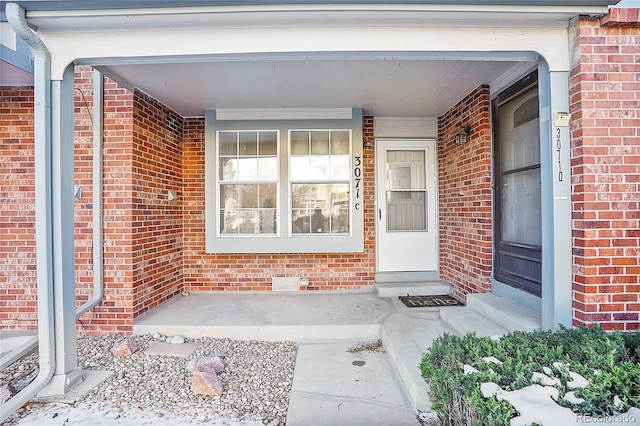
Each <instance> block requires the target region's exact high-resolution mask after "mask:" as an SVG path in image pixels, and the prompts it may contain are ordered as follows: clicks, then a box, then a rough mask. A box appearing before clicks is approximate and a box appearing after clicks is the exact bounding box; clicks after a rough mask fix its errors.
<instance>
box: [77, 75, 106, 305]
mask: <svg viewBox="0 0 640 426" xmlns="http://www.w3.org/2000/svg"><path fill="white" fill-rule="evenodd" d="M103 98H104V79H103V77H102V73H101V72H100V71H98V70H93V298H91V300H87V301H86V302H85V303H84V304H83V305H82V306H80V307H79V308H78V309H77V310H76V318H79V317H80V316H81V315H82V314H84V313H85V312H87V311H88V310H89V309H91V308H93V307H94V306H96V305H97V304H98V303H100V302H101V301H102V298H103V296H104V269H103V244H104V243H103V229H102V227H103V223H102V152H103V139H104V138H103V135H104V104H103Z"/></svg>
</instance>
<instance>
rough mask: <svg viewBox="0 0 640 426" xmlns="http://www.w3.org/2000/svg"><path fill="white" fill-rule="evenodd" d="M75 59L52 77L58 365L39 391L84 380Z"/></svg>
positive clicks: (54, 391)
mask: <svg viewBox="0 0 640 426" xmlns="http://www.w3.org/2000/svg"><path fill="white" fill-rule="evenodd" d="M73 72H74V70H73V65H70V66H68V67H67V69H66V70H65V72H64V75H63V79H62V80H52V81H51V123H52V125H51V145H52V146H51V172H52V173H51V174H52V180H51V181H52V182H51V183H52V185H51V200H52V229H53V250H52V253H53V256H52V257H53V298H54V314H53V321H54V333H55V351H56V368H55V373H54V376H53V379H52V380H51V382H49V384H48V385H47V386H46V387H45V388H44V389H43V390H42V391H40V393H39V394H38V395H39V396H49V395H61V394H64V393H65V392H66V391H67V390H68V389H70V388H71V387H73V386H74V385H76V384H77V383H79V382H81V381H82V379H83V376H82V371H81V370H79V369H78V359H77V358H78V354H77V343H76V306H75V299H76V298H75V266H74V237H73V228H74V212H73V145H74V141H73V140H74V133H73V131H74V129H73V126H74V117H73V116H74V102H73V95H74V93H73V91H74V87H73V83H74V76H73Z"/></svg>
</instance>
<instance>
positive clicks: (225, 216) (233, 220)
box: [220, 209, 238, 234]
mask: <svg viewBox="0 0 640 426" xmlns="http://www.w3.org/2000/svg"><path fill="white" fill-rule="evenodd" d="M237 223H238V210H234V209H221V210H220V233H221V234H237V233H238V226H237Z"/></svg>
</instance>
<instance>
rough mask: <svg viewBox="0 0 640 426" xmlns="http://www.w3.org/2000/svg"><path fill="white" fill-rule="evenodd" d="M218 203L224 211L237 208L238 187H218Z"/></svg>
mask: <svg viewBox="0 0 640 426" xmlns="http://www.w3.org/2000/svg"><path fill="white" fill-rule="evenodd" d="M220 201H221V202H220V205H221V206H222V207H223V208H225V209H230V208H233V209H235V208H238V185H220Z"/></svg>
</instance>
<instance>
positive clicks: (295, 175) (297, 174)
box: [291, 157, 311, 180]
mask: <svg viewBox="0 0 640 426" xmlns="http://www.w3.org/2000/svg"><path fill="white" fill-rule="evenodd" d="M310 176H311V174H310V170H309V157H291V179H292V180H307V179H309V177H310Z"/></svg>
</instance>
